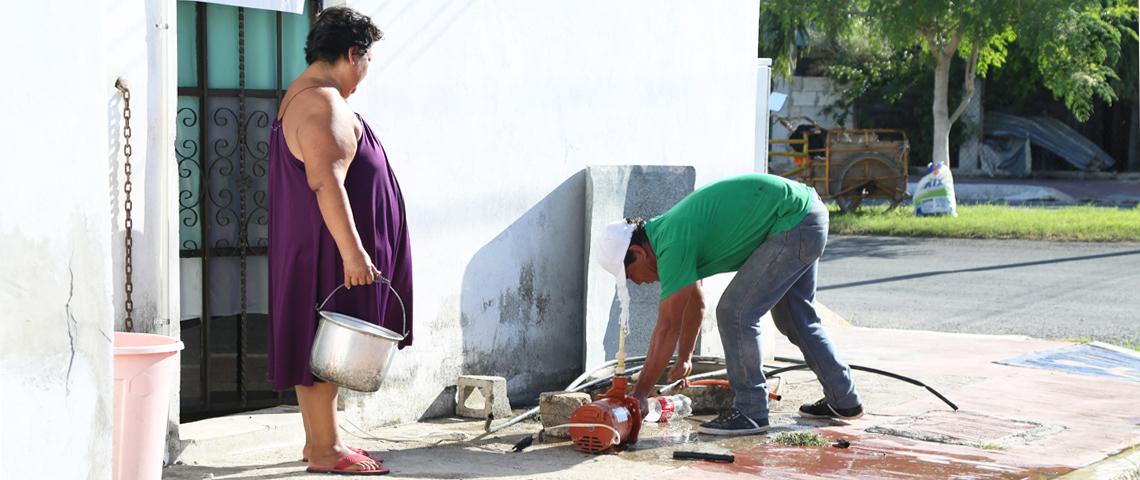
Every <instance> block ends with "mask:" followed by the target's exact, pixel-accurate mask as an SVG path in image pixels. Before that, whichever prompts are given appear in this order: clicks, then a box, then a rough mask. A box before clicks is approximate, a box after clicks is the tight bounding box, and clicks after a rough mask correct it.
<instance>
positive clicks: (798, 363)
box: [764, 357, 958, 411]
mask: <svg viewBox="0 0 1140 480" xmlns="http://www.w3.org/2000/svg"><path fill="white" fill-rule="evenodd" d="M775 360H776V361H778V362H787V363H794V364H795V365H792V366H789V367H782V368H777V369H775V370H771V371H768V372H765V373H764V376H766V377H770V376H773V375H779V374H781V373H784V372H788V371H792V370H802V369H805V368H808V365H807V363H806V362H804V361H803V360H800V359H798V358H789V357H776V358H775ZM847 366H849V367H851V369H852V370H860V371H864V372H869V373H874V374H878V375H882V376H884V377H890V378H893V379H895V380H902V381H904V382H906V383H909V384H911V385H917V386H919V387H923V388H925V389H927V390H929V391H930V393H933V394H934V396H936V397H938V399H939V400H942V401H943V402H945V403H946V404H947V405H949V406H950V408H952V409H954V410H955V411H957V410H958V406H957V405H955V404H954V402H951V401H950V399H948V398H946V397H945V396H943V395H942V394H941V393H938V391H937V390H935V389H933V388H931V387H930V386H929V385H927V384H925V383H922V382H920V381H918V380H915V379H913V378H910V377H904V376H902V375H899V374H897V373H891V372H888V371H885V370H879V369H877V368H871V367H864V366H862V365H854V364H848V365H847Z"/></svg>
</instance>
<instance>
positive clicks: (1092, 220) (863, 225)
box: [830, 205, 1140, 242]
mask: <svg viewBox="0 0 1140 480" xmlns="http://www.w3.org/2000/svg"><path fill="white" fill-rule="evenodd" d="M830 208H831V210H832V215H831V234H833V235H887V236H898V237H940V238H991V239H1018V240H1050V241H1064V242H1140V206H1137V208H1129V209H1121V208H1105V207H1092V206H1079V207H1060V208H1040V207H1011V206H1006V205H959V206H958V217H956V218H954V217H916V216H914V211H913V210H912V209H910V208H904V207H902V206H900V207H899V208H897V209H895V210H894V211H891V212H885V211H884V210H885V209H886V207H885V206H876V207H862V208H860V209H859V211H858V212H857V213H855V214H851V215H847V214H842V213H839V212H838V207H836V206H834V205H832V206H830Z"/></svg>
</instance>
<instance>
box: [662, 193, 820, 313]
mask: <svg viewBox="0 0 1140 480" xmlns="http://www.w3.org/2000/svg"><path fill="white" fill-rule="evenodd" d="M811 201H812V189H811V187H809V186H807V185H804V184H802V183H797V182H793V181H791V180H787V179H785V178H783V177H778V176H775V175H767V174H762V173H752V174H747V175H740V176H737V177H730V178H726V179H724V180H719V181H716V182H713V183H710V184H708V185H705V186H704V187H702V188H699V189H697V191H695V192H693V193H692V194H690V195H689V196H687V197H685V198H684V199H682V200H681V201H680V202H678V203H677V205H674V206H673V208H670V209H669V211H667V212H665V213H663V214H661V215H659V216H657V217H654V218H652V219H650V220H649V221H647V222H645V234H646V236H647V237H649V244H650V245H651V246H652V247H653V252H654V253H656V254H657V273H658V274H659V276H660V277H661V299H662V300H664V299H665V298H667V297H668V296H669V295H672V294H673V293H675V292H676V291H678V290H680V289H682V288H684V287H686V286H688V285H689V284H691V283H693V282H696V281H697V280H700V279H702V278H705V277H709V276H712V275H716V274H718V273H724V272H732V271H736V270H738V269H739V268H740V266H741V265H743V264H744V262H745V261H746V260H748V257H749V256H751V255H752V252H754V251H755V250H756V248H757V247H759V246H760V244H761V243H764V240H766V239H767V238H768V237H769V236H772V235H776V234H779V233H783V232H786V231H788V230H791V229H792V228H793V227H795V226H796V225H798V224H799V223H800V222H801V221H802V220H803V219H804V216H806V215H807V212H808V209H809V208H810V207H811Z"/></svg>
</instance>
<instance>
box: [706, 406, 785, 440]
mask: <svg viewBox="0 0 1140 480" xmlns="http://www.w3.org/2000/svg"><path fill="white" fill-rule="evenodd" d="M697 431H698V432H700V433H706V434H709V435H756V434H759V433H764V432H767V431H768V419H767V418H760V419H752V418H748V416H747V415H744V414H743V413H740V410H737V409H735V408H733V409H730V410H728V411H726V412H724V413H722V414H720V416H719V417H716V418H714V419H712V420H709V421H707V422H705V423H702V424H701V426H700V427H698V428H697Z"/></svg>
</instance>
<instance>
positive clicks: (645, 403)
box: [630, 392, 649, 418]
mask: <svg viewBox="0 0 1140 480" xmlns="http://www.w3.org/2000/svg"><path fill="white" fill-rule="evenodd" d="M630 396H631V397H633V398H634V399H636V400H637V404H638V405H639V406H640V407H641V416H642V418H644V417H645V411H646V410H649V396H648V395H646V394H644V393H638V392H633V393H632V394H630Z"/></svg>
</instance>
